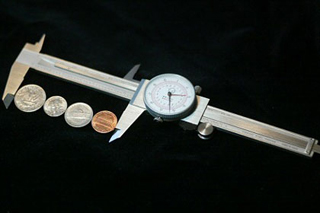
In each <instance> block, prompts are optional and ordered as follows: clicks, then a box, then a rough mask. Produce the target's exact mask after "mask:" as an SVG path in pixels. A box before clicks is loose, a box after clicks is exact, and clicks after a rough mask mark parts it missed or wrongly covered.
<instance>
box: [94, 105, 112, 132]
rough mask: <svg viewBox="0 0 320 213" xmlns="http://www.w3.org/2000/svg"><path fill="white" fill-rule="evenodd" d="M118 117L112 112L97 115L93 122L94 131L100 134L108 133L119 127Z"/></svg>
mask: <svg viewBox="0 0 320 213" xmlns="http://www.w3.org/2000/svg"><path fill="white" fill-rule="evenodd" d="M117 122H118V119H117V116H116V115H115V114H114V113H113V112H110V111H107V110H104V111H100V112H98V113H96V114H95V115H94V116H93V118H92V121H91V125H92V127H93V129H94V130H95V131H97V132H99V133H108V132H111V131H113V130H114V128H115V127H116V126H117Z"/></svg>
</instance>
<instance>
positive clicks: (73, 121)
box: [64, 102, 93, 128]
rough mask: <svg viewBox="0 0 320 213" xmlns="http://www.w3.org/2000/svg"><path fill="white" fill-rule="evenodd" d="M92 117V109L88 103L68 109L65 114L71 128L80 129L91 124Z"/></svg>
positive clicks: (73, 105) (75, 104)
mask: <svg viewBox="0 0 320 213" xmlns="http://www.w3.org/2000/svg"><path fill="white" fill-rule="evenodd" d="M92 116H93V111H92V109H91V107H90V106H89V105H88V104H86V103H82V102H78V103H74V104H72V105H71V106H69V107H68V109H67V110H66V112H65V114H64V119H65V120H66V122H67V124H69V125H70V126H72V127H76V128H79V127H84V126H86V125H87V124H88V123H90V121H91V119H92Z"/></svg>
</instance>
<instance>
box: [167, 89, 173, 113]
mask: <svg viewBox="0 0 320 213" xmlns="http://www.w3.org/2000/svg"><path fill="white" fill-rule="evenodd" d="M168 96H169V112H170V105H171V96H172V93H171V92H168Z"/></svg>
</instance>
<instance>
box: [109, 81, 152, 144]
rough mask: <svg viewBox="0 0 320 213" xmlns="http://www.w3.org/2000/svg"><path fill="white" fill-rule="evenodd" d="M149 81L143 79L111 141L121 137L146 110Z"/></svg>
mask: <svg viewBox="0 0 320 213" xmlns="http://www.w3.org/2000/svg"><path fill="white" fill-rule="evenodd" d="M148 83H149V80H146V79H142V80H141V82H140V84H139V86H138V88H137V90H136V92H135V93H134V95H133V97H132V98H131V100H130V103H129V104H128V106H127V108H126V109H125V110H124V112H123V113H122V115H121V117H120V119H119V121H118V124H117V126H116V130H115V133H114V134H113V135H112V136H111V138H110V140H109V143H111V142H113V141H114V140H116V139H118V138H120V137H121V136H122V135H123V134H124V133H125V132H126V131H127V130H128V129H129V127H130V126H131V125H132V124H133V123H134V122H135V121H136V120H137V119H138V118H139V117H140V115H141V114H142V113H143V112H144V111H145V110H146V106H145V104H144V101H143V96H144V91H145V88H146V86H147V84H148Z"/></svg>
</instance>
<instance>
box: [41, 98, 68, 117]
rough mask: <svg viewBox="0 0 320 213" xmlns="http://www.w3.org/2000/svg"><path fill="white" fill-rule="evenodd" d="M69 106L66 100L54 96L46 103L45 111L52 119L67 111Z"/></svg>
mask: <svg viewBox="0 0 320 213" xmlns="http://www.w3.org/2000/svg"><path fill="white" fill-rule="evenodd" d="M67 106H68V104H67V101H66V99H64V98H63V97H61V96H52V97H50V98H48V99H47V100H46V102H45V103H44V106H43V110H44V112H45V113H46V114H47V115H49V116H51V117H58V116H60V115H62V114H63V113H64V112H65V111H66V109H67Z"/></svg>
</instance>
